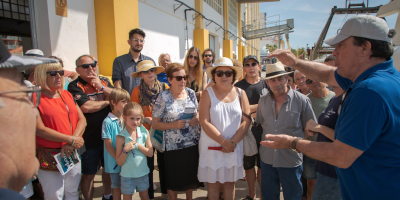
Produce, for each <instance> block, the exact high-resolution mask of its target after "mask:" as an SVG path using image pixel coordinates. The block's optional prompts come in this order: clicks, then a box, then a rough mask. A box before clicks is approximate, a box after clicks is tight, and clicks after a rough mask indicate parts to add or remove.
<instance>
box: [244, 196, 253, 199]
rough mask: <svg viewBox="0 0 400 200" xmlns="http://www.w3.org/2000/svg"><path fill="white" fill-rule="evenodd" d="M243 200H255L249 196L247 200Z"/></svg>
mask: <svg viewBox="0 0 400 200" xmlns="http://www.w3.org/2000/svg"><path fill="white" fill-rule="evenodd" d="M243 200H253V198H251V197H250V196H248V195H247V196H246V198H244V199H243Z"/></svg>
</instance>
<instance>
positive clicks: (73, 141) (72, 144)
mask: <svg viewBox="0 0 400 200" xmlns="http://www.w3.org/2000/svg"><path fill="white" fill-rule="evenodd" d="M74 143H75V138H74V136H72V143H71V146H74Z"/></svg>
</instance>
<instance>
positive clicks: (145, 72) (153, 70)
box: [141, 68, 156, 74]
mask: <svg viewBox="0 0 400 200" xmlns="http://www.w3.org/2000/svg"><path fill="white" fill-rule="evenodd" d="M155 71H156V69H155V68H151V69H149V70H147V71H142V72H141V73H143V74H148V73H149V72H153V73H154V72H155Z"/></svg>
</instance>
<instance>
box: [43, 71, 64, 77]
mask: <svg viewBox="0 0 400 200" xmlns="http://www.w3.org/2000/svg"><path fill="white" fill-rule="evenodd" d="M46 73H47V74H50V76H51V77H55V76H57V74H60V76H64V70H60V71H49V72H46Z"/></svg>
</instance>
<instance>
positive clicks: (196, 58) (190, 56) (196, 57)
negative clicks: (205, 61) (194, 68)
mask: <svg viewBox="0 0 400 200" xmlns="http://www.w3.org/2000/svg"><path fill="white" fill-rule="evenodd" d="M189 58H194V59H195V60H198V59H199V57H198V56H193V55H189Z"/></svg>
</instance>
